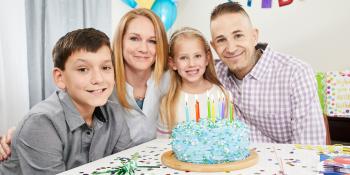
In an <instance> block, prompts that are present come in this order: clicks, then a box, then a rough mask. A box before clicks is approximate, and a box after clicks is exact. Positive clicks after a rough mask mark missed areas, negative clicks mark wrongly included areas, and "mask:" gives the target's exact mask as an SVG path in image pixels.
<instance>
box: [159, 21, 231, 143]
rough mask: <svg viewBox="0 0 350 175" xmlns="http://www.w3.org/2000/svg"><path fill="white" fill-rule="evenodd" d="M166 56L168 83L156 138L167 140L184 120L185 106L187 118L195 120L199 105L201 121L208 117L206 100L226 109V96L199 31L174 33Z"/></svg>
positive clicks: (188, 29) (190, 29)
mask: <svg viewBox="0 0 350 175" xmlns="http://www.w3.org/2000/svg"><path fill="white" fill-rule="evenodd" d="M169 56H170V57H169V66H170V69H169V72H170V77H171V83H170V88H169V92H168V94H167V95H166V96H165V97H164V98H163V99H162V103H161V118H160V121H159V122H158V129H157V131H158V132H157V135H158V137H166V136H169V134H170V132H169V131H171V129H172V128H173V127H174V126H175V125H176V124H177V122H181V121H184V120H186V119H185V116H186V112H185V110H184V108H185V106H186V105H187V106H188V107H189V112H190V113H189V114H190V115H189V116H190V117H191V119H194V118H195V116H196V115H195V103H196V101H198V102H199V106H200V112H199V113H200V117H201V118H203V117H207V116H208V110H207V109H208V108H207V100H208V98H209V99H210V101H215V102H218V101H220V100H221V101H224V103H226V105H225V106H227V101H228V96H227V93H226V91H225V90H224V88H223V86H222V84H221V83H220V81H219V80H218V78H217V76H216V73H215V68H214V60H213V56H212V52H211V50H210V47H209V44H208V42H207V41H206V40H205V38H204V36H203V35H202V34H201V33H200V32H199V31H198V30H196V29H193V28H190V27H185V28H182V29H180V30H178V31H176V32H175V33H174V34H173V35H172V36H171V39H170V55H169ZM196 98H197V100H196ZM216 109H218V108H216ZM224 111H226V110H224ZM210 112H211V113H212V111H210ZM224 114H226V112H224ZM216 116H217V115H216Z"/></svg>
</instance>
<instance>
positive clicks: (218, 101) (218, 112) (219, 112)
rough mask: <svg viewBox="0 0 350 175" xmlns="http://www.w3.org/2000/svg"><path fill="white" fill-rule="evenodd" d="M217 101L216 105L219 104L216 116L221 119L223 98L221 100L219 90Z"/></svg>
mask: <svg viewBox="0 0 350 175" xmlns="http://www.w3.org/2000/svg"><path fill="white" fill-rule="evenodd" d="M217 97H218V98H217V101H216V106H217V111H216V118H217V120H220V118H221V116H220V114H221V100H220V94H219V92H218V93H217Z"/></svg>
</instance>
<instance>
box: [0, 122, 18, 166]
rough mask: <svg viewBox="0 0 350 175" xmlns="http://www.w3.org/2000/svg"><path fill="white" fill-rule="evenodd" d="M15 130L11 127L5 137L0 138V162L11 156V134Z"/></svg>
mask: <svg viewBox="0 0 350 175" xmlns="http://www.w3.org/2000/svg"><path fill="white" fill-rule="evenodd" d="M15 129H16V128H14V127H12V128H10V129H9V130H7V133H6V135H4V136H1V139H0V161H4V160H6V159H7V158H8V157H9V156H10V155H11V149H10V146H11V139H12V134H13V132H14V131H15Z"/></svg>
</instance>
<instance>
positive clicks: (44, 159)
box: [13, 114, 66, 174]
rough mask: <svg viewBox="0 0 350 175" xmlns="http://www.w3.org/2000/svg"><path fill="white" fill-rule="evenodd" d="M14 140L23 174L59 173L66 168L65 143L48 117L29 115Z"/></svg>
mask: <svg viewBox="0 0 350 175" xmlns="http://www.w3.org/2000/svg"><path fill="white" fill-rule="evenodd" d="M19 129H20V130H19V133H18V135H17V138H16V139H15V141H14V142H13V144H15V145H14V147H15V149H16V153H17V155H18V159H19V162H20V167H21V170H22V173H23V174H57V173H59V172H63V171H65V170H66V167H65V163H64V161H63V145H62V142H61V140H60V137H59V135H58V133H57V131H56V129H55V127H54V125H53V123H52V121H51V120H49V119H48V117H46V116H44V115H38V114H36V115H35V116H31V117H29V118H28V119H27V120H26V121H25V122H24V123H23V125H22V127H21V128H19Z"/></svg>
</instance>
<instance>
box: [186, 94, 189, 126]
mask: <svg viewBox="0 0 350 175" xmlns="http://www.w3.org/2000/svg"><path fill="white" fill-rule="evenodd" d="M185 102H186V104H185V114H186V122H189V121H190V111H189V109H188V103H187V102H188V95H187V94H185Z"/></svg>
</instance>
